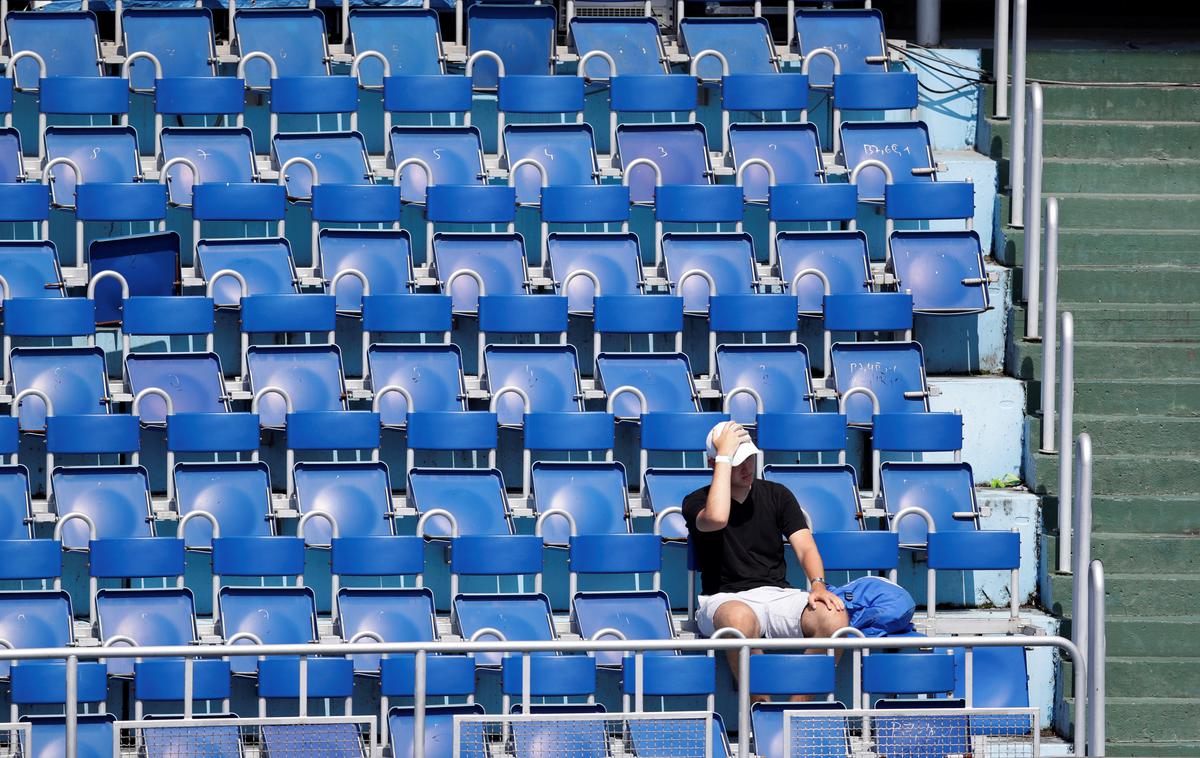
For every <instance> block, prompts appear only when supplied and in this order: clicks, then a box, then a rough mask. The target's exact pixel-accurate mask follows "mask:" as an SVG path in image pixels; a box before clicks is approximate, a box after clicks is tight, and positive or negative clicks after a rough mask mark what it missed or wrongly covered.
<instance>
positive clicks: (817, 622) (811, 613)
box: [801, 604, 850, 637]
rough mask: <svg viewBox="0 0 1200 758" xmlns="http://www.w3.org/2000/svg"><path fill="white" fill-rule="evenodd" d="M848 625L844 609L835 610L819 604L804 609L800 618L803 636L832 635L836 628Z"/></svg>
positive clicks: (848, 619) (848, 621) (847, 617)
mask: <svg viewBox="0 0 1200 758" xmlns="http://www.w3.org/2000/svg"><path fill="white" fill-rule="evenodd" d="M849 625H850V617H849V615H848V614H847V613H846V611H844V610H841V611H835V610H833V609H831V608H826V607H825V606H824V605H820V604H818V605H817V606H816V607H815V608H807V609H805V611H804V615H803V617H802V618H801V626H802V628H803V632H804V636H805V637H832V636H833V633H834V632H836V631H837V630H838V629H841V628H842V627H844V626H849Z"/></svg>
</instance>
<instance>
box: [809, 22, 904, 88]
mask: <svg viewBox="0 0 1200 758" xmlns="http://www.w3.org/2000/svg"><path fill="white" fill-rule="evenodd" d="M790 6H792V3H790V2H789V7H790ZM795 31H796V45H797V47H798V49H799V53H800V55H802V56H806V57H807V56H808V55H809V54H810V53H812V51H813V50H816V49H818V48H822V47H824V48H828V49H830V50H832V51H834V53H835V55H836V56H837V62H838V64H839V65H840V70H841V72H842V73H863V72H866V73H869V72H881V71H885V70H886V66H887V52H886V48H885V44H886V43H885V40H884V33H883V13H881V12H880V11H878V10H875V9H870V8H868V9H863V10H859V9H852V10H851V9H847V10H842V9H838V10H826V9H822V10H810V9H802V10H798V11H795ZM790 42H791V40H789V43H790ZM833 70H834V63H833V61H832V60H830V59H829V58H827V57H814V58H813V59H812V60H811V61H810V62H809V67H808V75H809V77H810V79H811V81H812V85H813V86H814V87H831V86H833Z"/></svg>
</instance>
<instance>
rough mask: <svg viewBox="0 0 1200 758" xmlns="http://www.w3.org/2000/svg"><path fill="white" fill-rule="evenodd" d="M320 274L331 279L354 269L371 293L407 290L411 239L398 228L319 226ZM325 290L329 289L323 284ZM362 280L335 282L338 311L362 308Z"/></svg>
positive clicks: (410, 266) (410, 268) (410, 277)
mask: <svg viewBox="0 0 1200 758" xmlns="http://www.w3.org/2000/svg"><path fill="white" fill-rule="evenodd" d="M317 246H318V251H319V257H320V263H321V274H322V276H323V278H324V279H325V281H326V282H332V281H333V278H334V277H335V276H337V274H338V272H339V271H345V270H346V269H357V270H358V271H361V272H362V273H363V274H365V275H366V277H367V282H368V284H369V285H370V290H371V294H372V295H393V294H398V293H404V292H408V287H409V281H410V280H411V279H412V238H411V237H410V236H409V234H408V232H407V231H405V230H403V229H399V230H392V229H384V230H376V229H322V230H321V233H320V235H319V236H318V238H317ZM325 291H326V292H330V288H329V285H328V284H327V285H326V290H325ZM362 292H363V286H362V282H360V281H359V280H358V277H355V276H344V277H342V278H341V279H340V280H339V281H338V285H337V292H336V293H335V294H336V295H337V309H338V311H339V312H346V311H358V310H361V309H362Z"/></svg>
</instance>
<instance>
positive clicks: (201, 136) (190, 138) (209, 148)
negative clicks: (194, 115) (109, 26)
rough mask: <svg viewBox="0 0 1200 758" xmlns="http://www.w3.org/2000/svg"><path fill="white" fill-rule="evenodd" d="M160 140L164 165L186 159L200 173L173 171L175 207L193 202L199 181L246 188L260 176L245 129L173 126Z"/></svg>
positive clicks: (184, 168)
mask: <svg viewBox="0 0 1200 758" xmlns="http://www.w3.org/2000/svg"><path fill="white" fill-rule="evenodd" d="M142 62H143V61H137V63H142ZM159 140H160V144H161V146H162V159H163V161H164V162H166V161H169V160H171V159H172V158H187V159H188V160H190V161H191V162H192V163H195V164H196V168H197V169H198V170H199V172H200V177H199V179H198V180H197V178H196V177H195V176H193V174H192V169H191V168H189V167H188V166H187V165H184V164H176V165H175V166H172V167H171V170H170V171H169V172H168V175H169V176H170V177H171V182H170V183H169V184H168V185H167V186H168V190H169V191H170V198H171V202H172V203H174V204H176V205H188V204H190V203H191V202H192V185H193V184H194V183H196V182H197V181H201V182H213V183H231V184H245V183H247V182H252V181H254V180H255V179H256V178H257V176H258V169H257V167H256V166H255V164H254V142H253V135H251V134H250V130H249V129H246V128H244V127H187V126H173V127H168V128H166V129H163V130H162V134H161V135H160V137H159Z"/></svg>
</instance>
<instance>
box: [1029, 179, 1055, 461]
mask: <svg viewBox="0 0 1200 758" xmlns="http://www.w3.org/2000/svg"><path fill="white" fill-rule="evenodd" d="M1045 239H1046V293H1045V300H1044V306H1043V315H1042V320H1043V323H1044V324H1045V325H1046V333H1045V334H1044V335H1042V449H1041V452H1043V453H1053V452H1055V451H1056V449H1055V447H1054V384H1055V381H1056V379H1057V376H1056V374H1057V369H1058V366H1057V363H1056V361H1057V359H1058V356H1057V354H1056V351H1057V350H1058V198H1056V197H1048V198H1046V238H1045ZM1036 316H1037V314H1036V312H1035V309H1034V305H1033V303H1030V304H1029V308H1027V309H1026V311H1025V329H1026V333H1028V331H1029V323H1030V321H1029V319H1030V318H1035V319H1036ZM1033 328H1034V330H1035V331H1036V330H1037V323H1036V321H1035V322H1034V327H1033Z"/></svg>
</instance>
